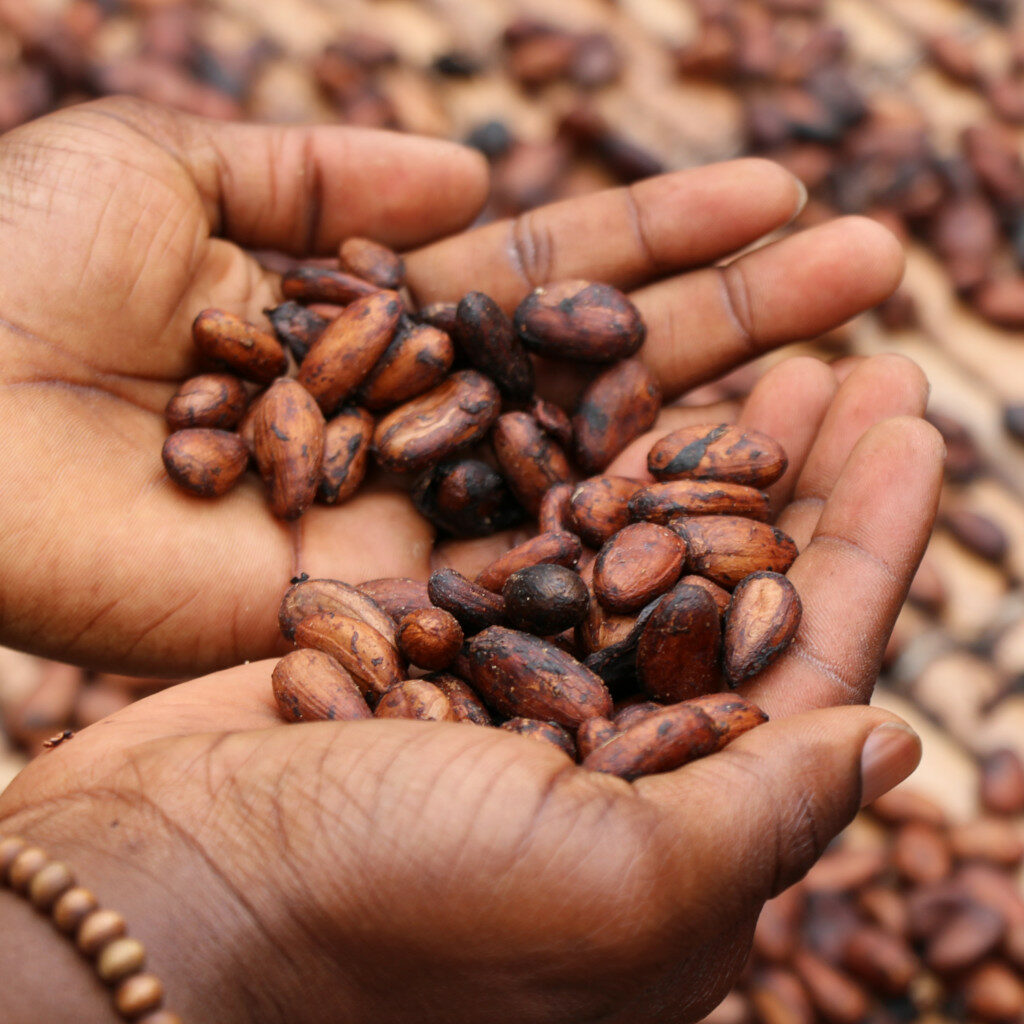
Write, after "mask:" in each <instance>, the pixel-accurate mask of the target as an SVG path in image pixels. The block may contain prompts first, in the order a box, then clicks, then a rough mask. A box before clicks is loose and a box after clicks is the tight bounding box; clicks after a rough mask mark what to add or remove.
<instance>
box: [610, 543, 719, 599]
mask: <svg viewBox="0 0 1024 1024" xmlns="http://www.w3.org/2000/svg"><path fill="white" fill-rule="evenodd" d="M685 559H686V545H685V543H683V541H682V540H680V538H679V536H678V534H675V533H673V532H672V530H669V529H667V528H666V527H664V526H658V525H657V524H655V523H633V524H632V525H630V526H626V527H624V528H623V529H621V530H619V532H618V533H616V534H615V536H614V537H612V538H611V540H609V541H608V542H607V543H606V544H605V545H604V547H602V548H601V551H600V552H599V554H598V556H597V561H596V562H595V563H594V593H595V594H596V595H597V599H598V600H599V601H600V602H601V604H603V605H604V606H605V607H606V608H608V609H610V610H611V611H615V612H627V613H628V612H635V611H639V610H640V609H641V608H642V607H643V606H644V605H645V604H647V603H648V602H650V601H651V599H652V598H655V597H657V596H658V595H659V594H663V593H665V591H667V590H669V589H670V588H671V587H672V586H673V585H674V584H675V583H676V581H677V580H678V579H679V575H680V573H681V572H682V569H683V562H684V561H685ZM716 616H717V613H716Z"/></svg>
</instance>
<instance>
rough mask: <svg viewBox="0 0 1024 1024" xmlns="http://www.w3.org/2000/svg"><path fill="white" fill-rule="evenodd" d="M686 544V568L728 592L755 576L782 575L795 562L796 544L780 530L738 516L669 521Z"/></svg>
mask: <svg viewBox="0 0 1024 1024" xmlns="http://www.w3.org/2000/svg"><path fill="white" fill-rule="evenodd" d="M669 525H670V527H671V529H673V530H674V531H675V532H676V533H678V534H679V536H680V537H682V538H683V540H684V541H685V542H686V547H687V563H686V564H687V568H689V569H692V570H693V571H694V572H695V573H697V574H698V575H700V576H706V577H707V578H708V579H710V580H712V581H713V582H714V583H717V584H719V585H720V586H723V587H726V588H727V589H731V588H732V587H735V586H736V585H737V584H738V583H740V582H741V581H742V580H743V579H745V578H746V577H747V576H750V575H751V574H752V573H755V572H778V573H784V572H785V571H786V570H787V569H788V568H789V567H790V566H791V565H792V564H793V562H794V561H795V560H796V556H797V550H796V544H795V543H794V542H793V539H792V538H791V537H788V536H787V535H786V534H784V533H783V532H782V531H781V530H779V529H777V528H776V527H774V526H769V525H768V524H767V523H759V522H757V521H756V520H754V519H745V518H743V517H741V516H695V517H683V518H681V519H673V520H672V521H671V523H670V524H669Z"/></svg>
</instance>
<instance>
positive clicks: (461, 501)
mask: <svg viewBox="0 0 1024 1024" xmlns="http://www.w3.org/2000/svg"><path fill="white" fill-rule="evenodd" d="M412 500H413V504H414V505H415V506H416V510H417V511H418V512H419V513H420V515H422V516H424V517H425V518H426V519H429V520H430V521H431V522H432V523H433V524H434V525H435V526H436V527H437V528H438V529H439V530H443V531H444V532H445V533H450V534H451V535H452V536H454V537H484V536H488V535H490V534H492V533H497V531H499V530H507V529H508V528H509V527H511V526H515V525H516V524H517V523H518V522H520V521H521V520H522V518H523V510H522V509H521V508H520V506H519V504H518V502H516V500H515V498H514V497H513V496H512V492H511V491H510V490H509V488H508V485H507V484H506V483H505V479H504V478H503V477H502V475H501V474H500V473H497V472H496V471H495V470H493V469H492V468H491V467H490V466H488V465H487V463H486V462H480V461H479V460H478V459H459V460H457V461H454V462H442V463H441V464H440V465H438V466H434V467H433V468H432V469H429V470H428V471H427V472H426V473H425V474H424V475H423V476H422V477H420V479H419V480H417V482H416V485H415V486H414V488H413V491H412Z"/></svg>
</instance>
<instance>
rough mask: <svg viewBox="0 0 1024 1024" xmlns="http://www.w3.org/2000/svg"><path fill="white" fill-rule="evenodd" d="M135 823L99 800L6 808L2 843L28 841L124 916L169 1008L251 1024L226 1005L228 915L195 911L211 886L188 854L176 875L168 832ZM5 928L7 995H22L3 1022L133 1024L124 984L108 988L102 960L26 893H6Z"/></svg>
mask: <svg viewBox="0 0 1024 1024" xmlns="http://www.w3.org/2000/svg"><path fill="white" fill-rule="evenodd" d="M122 810H124V808H122ZM134 817H135V816H131V817H129V816H128V815H125V814H120V815H119V814H118V812H117V809H116V808H115V807H114V806H111V805H110V804H108V803H107V802H106V801H102V802H97V800H96V799H95V798H94V797H88V798H86V797H73V798H70V799H68V800H63V801H61V804H60V807H59V809H55V808H43V807H34V808H31V809H28V810H23V811H20V812H17V813H15V814H10V815H5V814H3V808H2V804H0V838H3V837H8V836H20V837H22V838H24V839H25V840H27V841H28V843H29V844H31V845H32V846H36V847H39V848H41V849H42V850H44V851H45V852H46V854H47V856H48V858H49V859H50V861H62V862H64V863H65V864H66V865H67V866H68V867H69V868H70V869H71V872H72V874H73V875H74V878H75V884H76V886H80V887H82V888H85V889H88V890H89V891H90V892H91V893H92V894H93V895H94V896H95V898H96V901H97V903H98V906H99V907H101V908H104V909H105V910H111V911H116V912H117V913H118V914H120V915H121V916H122V917H123V918H124V920H125V922H126V925H127V932H126V934H127V935H128V936H129V937H131V938H133V939H136V940H138V941H139V942H140V943H141V944H142V946H143V947H144V949H145V953H146V962H145V966H144V967H143V968H142V971H143V972H144V973H146V974H151V975H154V976H155V977H156V978H158V979H159V981H160V983H161V985H162V987H163V990H164V993H165V997H164V999H163V1006H165V1007H167V1008H168V1009H171V1010H173V1011H175V1012H176V1013H178V1014H179V1015H180V1017H181V1018H182V1019H183V1020H184V1021H186V1022H187V1024H198V1022H201V1021H205V1020H207V1019H216V1020H218V1021H225V1022H227V1021H232V1020H243V1019H248V1018H246V1017H245V1016H244V1015H243V1016H240V1015H239V1014H238V1013H237V1012H234V1013H233V1012H231V1011H232V1010H236V1009H237V1008H236V1007H231V1006H230V1005H229V1001H228V1000H226V999H224V998H222V997H226V996H230V988H231V986H225V985H224V973H225V972H224V964H223V963H222V962H220V960H219V958H218V954H219V953H220V952H221V950H222V946H221V943H220V941H219V939H220V935H219V933H218V931H217V925H218V924H222V923H223V922H224V921H225V920H226V919H227V915H226V914H224V913H223V908H222V907H218V908H217V911H214V912H213V913H211V910H212V908H210V907H208V908H207V910H206V913H205V914H204V913H203V912H201V911H199V910H197V908H196V906H195V902H196V900H195V896H196V895H197V894H198V893H199V891H200V890H201V889H202V886H203V884H204V882H205V879H202V878H201V877H197V874H196V872H194V870H193V869H192V868H191V867H186V866H185V864H186V862H187V860H188V858H187V857H186V858H183V857H182V855H181V851H180V850H176V851H175V854H176V858H175V859H176V861H177V863H176V864H175V865H174V867H173V869H171V866H170V864H169V863H168V861H170V860H171V857H170V856H168V854H169V852H170V851H169V850H168V846H169V844H167V843H166V842H165V841H164V836H163V834H162V833H161V832H160V831H158V830H157V829H156V828H154V827H152V825H153V823H152V822H150V823H148V824H143V823H141V822H139V821H137V820H133V818H134ZM154 853H156V854H158V856H157V857H155V858H154V856H153V854H154ZM181 879H186V880H187V883H186V884H180V881H178V880H181ZM214 916H215V920H209V918H210V917H214ZM0 928H2V929H3V932H2V933H3V934H4V942H3V943H0V990H2V991H4V992H5V993H14V996H13V999H12V1004H13V1008H12V1009H11V1011H10V1017H8V1016H7V1013H8V1011H7V1008H6V1006H5V1016H4V1021H5V1024H6V1022H7V1021H8V1020H10V1022H11V1024H22V1021H24V1022H25V1024H29V1022H31V1024H38V1022H41V1021H46V1022H47V1024H49V1022H51V1021H52V1022H58V1021H65V1020H66V1021H69V1022H70V1021H89V1022H93V1021H95V1022H97V1024H108V1022H109V1024H125V1018H124V1017H123V1016H122V1015H120V1014H119V1013H118V1011H117V1009H116V1008H115V1003H114V993H115V990H116V989H117V985H111V986H108V985H107V984H104V982H103V981H102V980H101V979H100V978H99V976H98V973H97V968H98V961H97V959H96V958H95V957H94V956H92V957H90V956H88V955H84V954H83V953H82V952H80V951H79V949H78V948H77V944H76V935H75V934H74V933H72V934H70V935H68V934H62V932H61V931H60V930H58V928H57V927H56V925H55V923H54V919H53V917H52V915H51V914H50V913H46V912H43V911H40V910H37V909H36V908H35V907H34V906H33V905H32V903H31V902H30V900H29V898H28V897H27V895H23V894H19V893H17V892H15V891H13V890H12V889H11V888H8V887H6V886H0ZM228 976H229V977H230V974H228ZM5 1002H6V996H5Z"/></svg>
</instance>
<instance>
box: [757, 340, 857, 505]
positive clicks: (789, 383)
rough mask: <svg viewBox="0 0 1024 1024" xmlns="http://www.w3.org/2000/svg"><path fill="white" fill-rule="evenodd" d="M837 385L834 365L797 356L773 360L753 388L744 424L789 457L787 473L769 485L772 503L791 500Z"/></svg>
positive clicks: (782, 502) (782, 503)
mask: <svg viewBox="0 0 1024 1024" xmlns="http://www.w3.org/2000/svg"><path fill="white" fill-rule="evenodd" d="M838 386H839V385H838V383H837V382H836V378H835V375H834V374H833V373H832V370H831V368H830V367H829V366H827V365H826V364H825V363H823V362H821V360H819V359H811V358H810V357H808V356H798V357H796V358H794V359H787V360H785V361H784V362H782V363H779V364H778V365H777V366H773V367H772V368H771V369H770V370H769V371H768V372H767V373H766V374H765V375H764V376H763V377H762V378H761V379H760V380H759V381H758V382H757V384H756V385H755V387H754V390H753V391H751V392H750V397H749V398H748V399H747V401H746V404H745V405H744V406H743V412H742V413H741V414H740V417H739V426H740V427H742V428H744V429H750V430H759V431H760V432H761V433H763V434H767V435H768V436H769V437H773V438H775V440H776V441H778V442H779V444H781V445H782V447H783V450H784V451H785V452H786V456H787V459H788V462H787V465H786V472H785V473H784V474H783V475H782V478H781V479H780V480H778V481H777V482H776V483H774V484H773V485H772V486H771V487H769V488H768V493H769V495H770V496H771V500H772V508H773V509H776V510H778V509H780V508H784V507H785V506H786V504H787V503H788V502H789V500H790V497H791V496H792V494H793V490H794V488H795V487H796V481H797V479H798V478H799V476H800V473H801V471H802V469H803V466H804V463H805V462H806V460H807V456H808V453H809V452H810V451H811V447H812V445H813V444H814V439H815V437H816V436H817V434H818V430H819V428H820V426H821V423H822V420H824V418H825V415H826V414H827V412H828V408H829V405H830V404H831V402H832V399H833V398H834V397H835V394H836V391H837V389H838Z"/></svg>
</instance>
